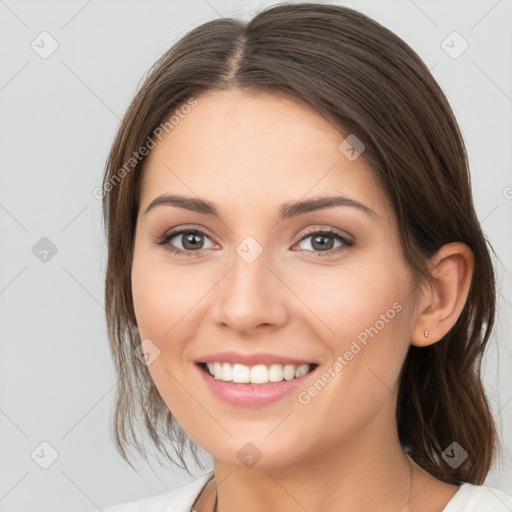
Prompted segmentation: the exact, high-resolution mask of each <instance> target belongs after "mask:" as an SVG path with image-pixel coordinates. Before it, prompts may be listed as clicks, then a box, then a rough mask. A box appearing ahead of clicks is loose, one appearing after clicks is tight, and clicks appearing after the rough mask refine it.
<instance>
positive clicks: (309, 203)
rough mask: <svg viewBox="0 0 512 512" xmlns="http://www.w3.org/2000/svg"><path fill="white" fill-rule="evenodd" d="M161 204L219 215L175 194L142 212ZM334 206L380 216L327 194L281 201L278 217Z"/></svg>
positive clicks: (205, 203)
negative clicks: (346, 207) (302, 199)
mask: <svg viewBox="0 0 512 512" xmlns="http://www.w3.org/2000/svg"><path fill="white" fill-rule="evenodd" d="M162 205H170V206H178V207H179V208H184V209H186V210H190V211H193V212H198V213H203V214H206V215H212V216H214V217H217V218H219V217H220V215H219V210H218V208H217V207H216V206H215V205H214V204H213V203H211V202H209V201H205V200H204V199H200V198H197V197H191V196H182V195H176V194H165V195H161V196H158V197H157V198H155V199H153V201H151V203H150V204H149V205H148V207H147V208H146V210H145V212H144V213H148V212H149V211H151V210H152V209H154V208H156V207H157V206H162ZM336 206H350V207H352V208H357V209H358V210H361V211H362V212H364V213H366V214H367V215H369V216H371V217H377V218H380V217H379V215H377V214H376V213H375V212H374V211H373V210H372V209H371V208H369V207H368V206H366V205H364V204H362V203H360V202H358V201H356V200H354V199H350V198H349V197H344V196H327V197H316V198H312V199H306V200H304V201H288V202H286V203H283V204H282V205H281V206H280V207H279V210H278V211H279V217H280V219H282V220H283V219H289V218H292V217H297V216H299V215H303V214H305V213H308V212H312V211H315V210H323V209H325V208H334V207H336Z"/></svg>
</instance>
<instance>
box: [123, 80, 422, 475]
mask: <svg viewBox="0 0 512 512" xmlns="http://www.w3.org/2000/svg"><path fill="white" fill-rule="evenodd" d="M196 99H197V105H196V106H194V107H192V108H191V109H190V112H189V113H188V114H186V115H184V116H183V118H181V119H180V121H179V123H178V124H175V125H174V128H173V129H172V130H171V131H170V132H169V133H168V134H166V135H165V136H164V138H163V139H162V141H161V142H159V143H158V144H157V145H156V147H155V148H154V149H152V150H151V152H150V155H149V156H148V160H147V162H146V168H145V170H144V176H143V182H142V188H141V193H140V210H139V215H138V219H137V228H136V239H135V247H134V260H133V268H132V286H133V299H134V306H135V312H136V318H137V323H138V327H139V330H140V336H141V339H142V340H146V341H144V343H143V346H144V348H145V351H146V352H149V354H150V355H149V360H148V362H149V371H150V373H151V376H152V378H153V380H154V382H155V385H156V386H157V388H158V390H159V392H160V394H161V396H162V397H163V399H164V401H165V402H166V404H167V406H168V408H169V409H170V411H171V412H172V414H173V415H174V417H175V418H176V419H177V420H178V421H179V423H180V424H181V426H182V427H183V428H184V429H185V431H186V432H187V433H188V434H189V435H190V437H191V438H192V439H193V440H194V441H195V442H196V443H197V444H199V445H200V446H201V447H202V448H203V449H204V450H206V451H207V452H209V453H210V454H211V455H212V456H213V457H214V458H215V459H217V460H221V461H224V462H225V463H227V464H233V465H237V466H241V465H244V464H245V465H246V466H247V465H249V466H250V465H251V462H250V461H254V462H256V461H257V463H258V465H259V466H260V467H269V468H270V467H283V466H288V465H291V464H293V463H295V462H298V461H301V460H302V461H303V460H305V458H310V459H311V460H313V459H314V457H315V456H319V455H320V454H321V453H322V452H324V453H327V452H329V451H332V450H333V447H338V448H339V449H340V450H341V449H343V447H347V446H350V445H352V446H357V443H358V442H362V439H363V438H364V437H366V439H367V440H368V439H373V438H375V436H377V438H379V436H381V437H382V435H384V431H385V429H389V427H390V422H392V421H393V420H394V411H395V406H396V392H397V390H398V377H399V372H400V368H401V365H402V362H403V360H404V358H405V356H406V352H407V349H408V346H409V343H410V333H411V330H412V325H413V322H414V319H415V315H416V304H417V302H416V300H417V292H416V289H415V288H414V284H413V280H412V276H411V273H410V271H409V269H408V267H407V266H406V263H405V262H404V260H403V258H402V254H401V251H400V249H399V244H398V237H397V230H396V225H395V218H394V214H393V210H392V208H391V205H390V203H389V202H388V199H387V197H386V196H385V194H384V191H383V190H382V188H381V187H380V185H379V184H378V182H377V181H376V179H375V177H374V175H373V173H372V170H371V168H370V166H369V164H368V162H366V161H365V159H364V151H363V153H362V155H361V156H359V157H357V153H354V152H351V151H350V150H349V151H348V152H347V151H346V149H347V148H346V147H345V146H344V145H342V146H341V149H340V148H339V146H340V144H341V143H342V142H343V140H344V137H343V136H342V135H341V134H340V133H339V132H338V131H337V130H336V129H334V128H333V127H332V126H331V125H330V124H329V123H328V122H327V121H325V120H324V119H323V118H322V117H320V116H319V115H318V114H316V113H315V112H314V111H312V110H310V109H308V108H306V107H304V106H301V105H300V104H298V103H295V102H294V101H292V100H290V99H286V100H285V99H278V98H277V97H276V96H270V95H265V94H261V95H253V94H251V95H249V94H247V93H242V92H240V91H234V90H231V91H222V92H208V93H206V94H204V95H202V96H200V97H198V98H196ZM349 140H353V139H349ZM353 145H354V143H353ZM359 149H361V148H359ZM354 157H357V158H354ZM166 195H167V196H169V195H173V196H183V197H186V198H189V199H190V200H189V201H188V202H186V201H185V200H183V202H182V203H181V206H178V205H177V204H176V203H174V204H171V203H165V201H163V200H160V201H159V204H155V203H153V206H152V207H151V208H150V209H149V210H148V211H146V210H147V209H148V206H149V205H150V204H151V203H152V202H153V201H154V200H155V199H156V198H159V197H161V196H166ZM327 197H337V198H346V199H345V200H339V201H338V202H333V203H331V206H330V207H325V205H324V207H322V208H314V203H312V206H311V205H310V206H307V205H306V206H304V207H302V208H299V207H296V206H293V205H294V204H295V203H297V202H304V201H306V202H309V201H313V200H318V199H322V198H327ZM200 201H205V202H207V203H208V204H210V205H213V207H214V209H215V211H216V214H214V213H212V212H211V211H210V209H208V208H206V207H198V208H195V207H194V209H192V207H193V206H194V205H196V206H198V203H199V202H200ZM187 206H188V207H187ZM317 206H318V204H317ZM197 210H199V211H197ZM171 230H172V231H177V230H178V231H179V230H185V231H192V233H188V234H176V233H173V234H172V235H169V236H168V237H167V238H166V239H165V238H164V240H166V242H165V243H164V244H160V245H159V244H158V243H157V242H158V241H159V240H161V239H162V238H163V237H164V235H166V234H168V233H169V232H170V231H171ZM194 232H195V234H194ZM326 232H328V233H326ZM340 237H341V238H340ZM343 240H345V241H343ZM174 250H177V251H182V253H176V252H173V251H174ZM148 340H150V341H148ZM227 352H229V353H230V354H229V355H227ZM218 353H222V354H220V355H218ZM216 354H217V355H216ZM262 354H264V355H265V356H266V358H260V359H257V358H256V359H253V360H252V361H251V360H249V359H244V356H251V355H254V356H259V355H262ZM205 361H210V362H213V361H217V362H218V363H226V362H230V363H233V364H235V363H237V361H238V363H245V364H244V365H243V366H237V367H236V368H235V371H234V376H236V377H235V380H241V381H243V380H244V379H245V378H246V377H248V376H251V375H252V377H254V379H258V378H260V379H262V380H261V381H260V382H264V381H266V380H268V378H269V375H268V373H269V372H268V371H267V370H266V368H268V367H270V366H272V368H271V369H270V378H271V379H273V380H276V381H278V380H280V379H283V378H284V380H283V381H281V382H271V383H267V384H263V383H259V384H244V383H241V382H238V383H234V382H229V380H230V379H231V378H232V377H233V375H230V371H229V370H230V368H231V365H224V364H220V365H217V364H216V365H213V368H214V370H215V369H216V370H217V371H220V372H221V373H220V374H219V377H220V378H219V379H215V378H214V377H211V376H210V375H207V373H206V372H205V370H204V369H203V368H201V366H200V365H199V364H198V363H199V362H205ZM277 362H280V363H281V365H282V366H281V365H278V366H275V364H276V363H277ZM286 363H288V365H286ZM291 363H296V365H299V366H300V365H302V364H307V363H315V364H316V365H318V366H316V367H314V366H310V367H309V368H310V369H311V368H314V370H313V371H312V372H310V373H307V374H305V375H303V376H302V377H300V379H297V380H295V379H293V380H288V379H291V378H292V375H293V372H294V370H293V368H291V366H292V364H291ZM262 365H263V366H262ZM286 366H288V368H286ZM247 367H248V368H247ZM306 368H307V367H306ZM222 371H224V372H225V373H224V374H223V375H222ZM283 371H284V375H283ZM223 378H225V379H227V380H222V379H223ZM249 443H252V444H249ZM365 446H366V447H368V444H366V445H365ZM251 457H252V458H251ZM258 459H259V460H258ZM254 462H252V463H254Z"/></svg>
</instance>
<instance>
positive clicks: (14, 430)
mask: <svg viewBox="0 0 512 512" xmlns="http://www.w3.org/2000/svg"><path fill="white" fill-rule="evenodd" d="M271 3H273V2H237V1H234V0H232V1H229V0H208V1H206V0H187V1H179V2H178V1H173V2H171V1H156V0H152V1H144V2H143V1H133V0H132V1H123V2H121V1H117V2H116V1H112V0H109V1H101V2H100V1H99V0H89V1H86V0H82V1H69V0H67V1H57V0H52V1H45V2H41V1H15V0H0V39H1V44H0V48H1V52H2V53H1V57H0V102H1V115H0V135H1V136H0V162H1V175H0V180H1V181H0V229H1V236H2V238H1V241H2V242H1V251H2V254H1V266H0V314H1V324H0V333H1V342H2V343H1V357H0V365H1V366H0V379H1V387H0V393H1V394H0V432H1V437H0V442H1V446H0V449H1V457H0V511H3V512H5V511H9V512H11V511H22V510H23V511H24V512H27V511H52V512H57V511H61V510H62V511H64V510H66V511H69V510H75V511H92V510H97V509H99V508H101V507H106V506H108V505H111V504H114V503H119V502H122V501H127V500H134V499H137V498H142V497H144V496H148V495H152V494H156V493H160V492H163V491H165V490H166V489H169V488H172V487H175V486H177V485H180V484H182V483H184V482H186V481H188V480H189V479H190V477H189V476H188V475H187V474H186V473H180V472H177V471H175V470H169V469H162V468H160V467H159V466H158V465H157V464H156V463H155V464H153V469H154V471H153V470H152V469H151V468H150V467H148V466H147V464H145V463H144V462H143V461H141V460H140V459H138V461H139V463H138V464H137V470H138V473H137V472H135V471H133V470H132V468H131V467H130V466H129V465H127V464H126V463H125V462H124V461H123V460H122V459H121V457H120V456H118V455H117V452H116V451H115V449H114V447H113V444H112V442H111V439H110V434H109V417H110V410H111V407H112V403H113V398H114V386H115V376H114V371H113V366H112V363H111V359H110V354H109V351H108V346H107V339H106V329H105V320H104V309H103V305H102V304H103V279H104V269H105V244H104V240H103V231H102V224H101V208H100V207H101V203H100V201H99V200H97V199H96V198H95V197H94V196H93V193H92V192H93V189H94V188H95V187H97V186H98V185H100V183H101V176H102V172H103V166H104V162H105V159H106V156H107V153H108V150H109V147H110V144H111V142H112V139H113V137H114V134H115V131H116V128H117V126H118V124H119V121H120V118H121V117H122V115H123V113H124V111H125V109H126V108H127V106H128V103H129V101H130V99H131V97H132V96H133V94H134V93H135V91H136V88H137V87H138V84H139V81H140V79H141V78H142V76H143V75H144V73H145V72H146V70H147V69H148V68H149V66H150V65H151V64H152V63H153V62H154V61H155V60H156V59H157V57H159V56H160V55H161V54H162V53H163V52H164V51H165V50H167V49H168V48H169V47H170V46H171V45H172V44H173V43H174V42H175V41H176V40H177V39H178V38H180V37H181V36H183V35H184V34H185V33H186V32H188V31H189V30H190V29H192V28H193V27H195V26H197V25H199V24H201V23H203V22H205V21H208V20H210V19H214V18H217V17H219V15H222V16H225V17H227V16H238V17H242V18H247V17H250V16H252V15H253V14H254V12H255V10H257V9H259V8H260V7H263V6H267V5H270V4H271ZM333 3H342V4H344V5H347V6H350V7H354V8H356V9H359V10H361V11H362V12H364V13H366V14H368V15H370V16H371V17H373V18H374V19H376V20H377V21H379V22H380V23H382V24H384V25H385V26H387V27H388V28H390V29H391V30H393V31H394V32H396V33H397V34H398V35H399V36H400V37H402V38H403V39H404V40H405V41H406V42H408V43H409V44H410V45H411V46H412V47H413V48H414V49H415V50H416V51H417V52H418V53H419V54H420V56H421V57H422V58H423V59H424V61H425V62H426V63H427V65H428V66H429V68H431V70H432V72H433V74H434V76H435V77H436V79H437V80H438V81H439V83H440V85H441V87H442V88H443V90H444V91H445V92H446V94H447V96H448V99H449V101H450V102H451V104H452V106H453V109H454V111H455V114H456V116H457V119H458V121H459V123H460V126H461V129H462V132H463V135H464V138H465V140H466V143H467V146H468V150H469V156H470V163H471V169H472V182H473V188H474V194H475V201H476V207H477V213H478V216H479V219H480V221H481V222H482V226H483V228H484V230H485V232H486V234H487V236H488V238H489V240H490V241H491V243H492V244H493V246H494V248H495V250H496V253H497V255H498V257H499V259H500V261H499V263H498V264H497V272H498V279H499V300H500V302H499V311H498V315H499V317H498V325H497V328H496V330H495V334H494V337H493V339H492V346H491V348H490V349H489V351H488V353H487V356H486V359H485V382H486V386H487V389H488V392H489V394H490V396H491V399H492V406H493V411H494V412H495V414H496V418H497V419H498V424H499V427H500V429H501V430H502V433H503V442H504V448H505V449H504V451H503V452H502V454H501V458H500V459H499V461H498V465H497V466H496V467H495V469H494V470H493V472H492V473H491V474H490V475H489V477H488V478H487V480H486V484H487V485H490V486H493V487H498V488H501V489H503V490H505V491H507V492H509V493H512V453H511V448H512V428H511V427H512V386H511V380H512V377H511V375H512V371H511V370H512V356H511V352H512V348H511V341H510V328H511V316H512V287H511V281H510V270H511V262H512V243H511V238H512V237H511V235H510V232H511V229H510V226H511V219H512V173H511V170H510V169H511V167H510V165H511V161H512V157H511V143H510V141H511V140H512V129H511V128H512V127H511V111H512V92H511V91H512V51H511V33H512V30H511V26H510V25H511V20H512V2H511V1H510V0H509V1H506V0H501V1H496V0H492V1H485V0H480V1H467V0H466V1H463V2H459V1H446V0H445V1H442V2H441V1H436V2H434V1H432V0H430V1H428V2H427V1H426V0H423V1H420V0H415V1H412V0H398V1H382V0H380V1H373V2H368V1H352V2H333ZM43 31H46V32H48V33H49V34H50V35H51V38H50V37H49V36H40V34H41V33H42V32H43ZM453 31H457V32H458V33H459V34H460V35H461V36H462V37H463V38H464V39H465V40H466V41H467V42H468V43H469V48H468V49H467V50H466V51H465V52H464V53H462V54H461V55H460V56H458V57H457V58H453V53H454V52H459V51H460V50H461V49H462V46H461V44H463V42H462V40H460V39H457V36H453V35H452V36H450V37H449V38H448V39H446V38H447V36H449V35H450V34H451V33H452V32H453ZM454 37H455V39H454ZM42 38H46V39H44V40H43V42H41V39H42ZM53 40H55V41H56V42H57V44H58V48H57V49H56V50H55V52H54V53H53V54H51V55H49V56H47V55H43V56H46V57H47V58H42V56H41V53H43V54H44V52H49V51H50V50H51V44H52V41H53ZM445 40H446V41H447V42H445V43H443V41H445ZM33 41H34V43H33V44H34V45H35V47H36V48H37V51H36V50H35V49H33V48H32V46H31V44H32V42H33ZM53 44H55V43H53ZM37 45H38V46H37ZM448 47H451V49H450V48H448ZM445 50H448V51H450V52H452V56H450V55H449V54H448V53H447V52H446V51H445ZM44 237H46V238H47V239H48V240H46V239H45V240H43V241H41V239H42V238H44ZM34 247H35V248H34ZM52 248H53V251H55V250H56V251H57V252H56V253H55V254H53V252H52ZM45 250H46V251H48V252H47V253H45V252H44V251H45ZM42 442H46V443H49V444H50V445H51V447H52V448H50V447H48V446H47V445H43V446H41V443H42ZM475 442H478V440H475ZM52 449H53V450H55V451H56V452H57V453H58V458H57V459H56V460H55V462H53V464H51V465H50V466H49V467H48V468H47V469H43V468H42V467H40V464H44V463H45V461H46V463H49V462H51V459H50V458H49V457H51V453H52ZM34 451H35V453H36V454H35V455H34V458H32V456H31V454H33V453H34ZM37 454H39V457H38V456H37ZM43 454H44V455H43ZM204 458H205V460H206V461H207V464H208V465H209V466H208V467H211V459H210V457H209V455H207V454H204ZM36 460H37V462H38V463H36ZM200 472H201V471H200V470H197V469H196V470H195V473H196V474H197V473H200Z"/></svg>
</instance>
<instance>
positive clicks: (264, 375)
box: [195, 362, 318, 386]
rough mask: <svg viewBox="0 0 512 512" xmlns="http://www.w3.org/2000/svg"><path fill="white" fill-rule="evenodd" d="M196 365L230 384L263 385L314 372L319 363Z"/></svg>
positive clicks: (217, 363) (297, 377)
mask: <svg viewBox="0 0 512 512" xmlns="http://www.w3.org/2000/svg"><path fill="white" fill-rule="evenodd" d="M195 364H196V366H198V368H199V369H200V370H201V371H202V372H203V373H205V374H207V375H208V376H209V377H211V378H213V379H215V380H218V381H223V382H227V383H230V384H246V385H247V384H248V385H251V386H253V385H254V386H263V385H269V384H278V383H280V382H283V381H295V380H298V379H300V378H301V377H303V376H305V375H307V374H310V373H312V372H313V371H314V370H315V369H316V368H317V367H318V364H316V363H311V364H301V365H292V364H286V365H281V364H271V365H264V364H257V365H254V366H247V365H244V364H238V363H235V364H230V363H222V362H208V363H206V362H196V363H195Z"/></svg>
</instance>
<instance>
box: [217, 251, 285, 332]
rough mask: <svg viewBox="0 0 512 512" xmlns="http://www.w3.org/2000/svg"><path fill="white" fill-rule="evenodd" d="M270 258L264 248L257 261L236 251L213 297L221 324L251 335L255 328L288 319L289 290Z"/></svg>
mask: <svg viewBox="0 0 512 512" xmlns="http://www.w3.org/2000/svg"><path fill="white" fill-rule="evenodd" d="M270 260H271V258H270V257H269V255H268V253H267V252H266V251H265V250H263V252H262V253H261V254H260V255H259V256H258V257H257V258H256V259H255V260H254V261H251V260H250V259H246V258H244V257H243V256H240V255H239V254H238V253H236V252H235V254H234V256H233V258H232V260H231V261H232V266H231V268H230V270H229V271H228V273H227V275H225V277H224V278H223V279H222V280H221V282H220V283H219V284H218V286H217V287H216V288H217V292H216V295H215V297H212V298H213V299H214V302H215V304H214V306H213V308H212V314H213V318H214V321H215V322H216V323H217V325H218V326H219V327H221V328H224V329H225V328H226V327H230V328H231V329H232V330H233V331H235V332H236V334H238V335H250V334H251V333H253V331H256V330H258V331H259V330H261V329H266V330H274V329H276V328H279V327H281V326H283V325H284V324H285V323H286V322H287V321H288V318H289V310H288V307H287V297H288V295H289V292H288V293H287V287H286V284H285V282H284V280H283V276H279V270H278V269H277V268H274V267H277V265H273V263H272V261H270Z"/></svg>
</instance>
